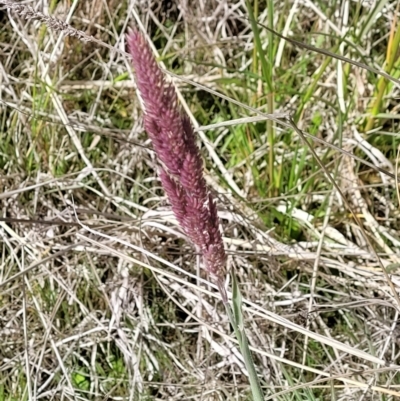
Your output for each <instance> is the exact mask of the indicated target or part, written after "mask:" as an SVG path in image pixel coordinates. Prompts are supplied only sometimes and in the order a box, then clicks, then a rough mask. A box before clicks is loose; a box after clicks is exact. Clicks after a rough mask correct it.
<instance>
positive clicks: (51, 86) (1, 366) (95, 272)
mask: <svg viewBox="0 0 400 401" xmlns="http://www.w3.org/2000/svg"><path fill="white" fill-rule="evenodd" d="M327 3H329V2H327ZM339 3H340V4H339ZM0 4H2V5H3V6H7V4H8V6H7V7H8V9H6V8H3V10H2V11H0V20H1V24H2V27H3V29H2V30H1V32H0V44H1V45H0V55H1V56H0V100H1V103H0V110H1V114H0V117H1V119H0V121H1V123H0V202H1V208H2V216H1V221H0V245H1V250H0V253H1V258H0V263H1V270H0V336H1V339H2V344H1V347H0V400H22V399H29V400H39V399H49V400H51V399H54V400H61V399H63V400H66V399H68V400H69V399H71V400H102V399H104V400H106V399H110V400H180V399H185V400H187V399H194V400H225V399H226V400H228V399H229V400H230V399H235V400H245V399H250V395H249V387H248V381H247V376H246V374H247V372H246V370H245V368H244V364H243V361H242V357H241V355H240V353H239V351H238V349H237V345H236V343H235V340H234V338H233V336H232V333H231V329H230V327H229V323H228V320H227V317H226V315H225V311H224V309H223V306H222V303H221V301H220V299H219V296H218V293H217V291H216V290H215V287H214V286H213V285H212V284H211V283H209V282H208V280H207V277H206V276H205V274H204V272H203V270H201V269H200V258H199V255H196V253H195V251H194V250H193V248H192V247H191V245H190V244H189V243H188V242H187V241H186V239H185V236H184V234H183V233H182V232H181V231H180V230H179V228H178V225H177V222H176V220H175V219H174V217H173V214H172V213H171V209H170V207H169V205H168V203H167V202H166V199H165V197H164V195H163V192H162V191H161V187H160V182H159V181H158V179H157V175H156V164H155V158H154V154H153V152H152V149H151V147H150V143H149V141H148V139H147V136H146V135H145V133H144V131H143V125H142V113H141V108H140V104H139V101H138V99H137V97H136V94H135V83H134V79H133V74H132V71H131V67H130V62H129V60H128V58H127V56H126V52H125V39H124V38H125V34H126V32H127V29H128V28H129V26H136V27H138V28H139V29H141V30H143V32H147V33H148V34H149V41H150V42H151V44H152V46H154V49H155V50H156V49H158V52H159V60H160V62H161V64H162V65H164V67H165V68H166V69H167V70H169V71H171V72H174V73H175V74H176V75H173V78H171V79H173V81H174V83H175V84H176V87H177V91H178V96H179V98H180V100H181V103H182V107H183V108H185V110H186V112H188V113H189V115H190V116H191V118H192V120H193V124H194V126H195V127H196V132H197V133H198V137H199V143H200V144H201V147H202V155H203V157H204V160H205V163H206V174H207V181H208V185H209V186H210V188H211V190H212V191H213V193H214V194H215V196H217V197H218V199H219V201H218V209H219V216H220V218H221V219H222V222H223V227H222V229H223V241H224V245H225V249H226V251H227V253H228V267H229V269H235V271H236V273H237V276H238V278H239V281H240V286H241V290H242V292H243V296H244V302H245V322H246V332H247V335H248V337H249V341H250V345H251V347H252V349H253V352H254V358H255V361H256V365H257V368H258V369H259V374H260V378H261V381H262V384H263V387H264V390H265V394H266V397H267V398H266V399H277V400H286V399H288V400H289V399H293V398H296V397H297V399H310V400H317V399H320V400H322V399H335V400H353V399H354V400H356V399H357V400H377V399H386V400H389V399H391V400H395V399H396V398H397V397H398V396H399V395H400V389H399V382H400V381H399V378H398V374H397V371H398V368H399V366H398V362H397V359H398V353H399V344H398V338H399V330H398V327H397V320H398V318H399V316H398V314H399V310H400V305H399V304H398V295H397V294H398V288H399V286H400V274H399V266H400V257H399V249H400V238H399V237H400V235H399V232H400V227H399V223H398V221H399V220H398V205H399V202H398V196H397V190H398V184H397V182H398V180H397V172H398V166H397V152H398V146H399V140H398V135H397V131H398V122H397V121H398V118H397V109H398V106H397V104H396V101H395V100H396V98H397V97H398V96H399V93H398V88H399V86H398V84H396V83H393V82H389V81H380V79H381V78H379V76H377V75H376V74H373V73H371V72H368V71H366V70H365V69H363V68H359V67H354V66H352V67H350V65H349V64H346V63H343V62H339V61H337V60H336V59H331V58H329V57H327V55H326V54H321V53H318V52H312V51H310V50H308V49H305V48H299V47H296V46H295V45H294V44H293V43H287V42H285V41H284V40H283V39H280V38H278V37H276V36H273V35H272V36H271V34H270V33H269V32H268V31H266V30H263V28H262V27H259V32H258V33H259V39H260V43H261V46H262V48H263V49H264V50H265V55H264V56H265V60H266V64H265V63H263V62H262V56H260V53H259V52H257V43H256V39H257V35H258V33H257V32H256V31H255V30H254V27H253V26H252V24H251V21H250V20H249V13H248V9H247V8H246V4H245V2H244V1H240V2H233V1H229V0H202V1H199V2H197V3H196V4H195V5H194V4H190V3H189V2H186V1H184V0H179V1H177V2H176V3H172V4H169V3H168V2H142V1H141V2H135V1H133V0H124V1H123V2H118V1H114V0H111V1H108V2H105V1H102V0H93V1H92V2H77V1H74V2H67V1H64V0H62V1H59V2H57V4H56V2H47V1H43V2H40V4H39V2H38V3H37V4H36V3H35V2H31V3H29V6H30V7H32V9H33V10H34V11H35V12H40V13H42V14H41V15H43V16H44V17H42V18H39V20H35V18H33V19H32V18H30V20H28V21H27V20H26V15H23V14H22V13H21V11H19V12H18V10H20V9H17V10H16V9H15V7H14V6H13V7H14V9H13V7H12V6H10V4H17V3H16V2H10V1H2V2H0ZM18 4H19V3H18ZM21 4H22V3H21ZM396 4H397V3H396V2H394V1H386V2H385V1H381V2H374V1H370V2H365V1H364V2H363V1H351V2H350V1H346V0H344V1H342V2H338V4H336V5H335V6H333V5H330V4H326V5H318V4H317V3H315V4H314V3H313V2H311V1H308V0H304V1H303V0H302V1H298V0H293V1H292V0H290V1H287V2H285V3H284V4H283V3H282V4H281V3H280V2H275V4H274V5H273V7H272V11H273V21H272V22H273V27H274V28H275V30H277V31H279V32H281V33H283V34H284V35H286V36H290V37H295V38H296V39H297V40H300V41H302V42H304V43H308V44H310V45H313V46H316V47H321V48H325V49H329V50H330V51H332V52H335V53H337V54H339V55H342V56H344V57H347V58H350V59H352V60H355V61H359V62H362V63H364V64H367V65H369V66H370V67H373V68H375V69H378V70H380V69H381V68H382V67H384V69H385V71H386V72H387V73H389V74H390V75H392V76H393V77H394V78H396V77H397V76H398V72H397V71H398V70H397V68H398V61H397V60H395V61H394V62H393V65H392V68H391V69H390V68H389V67H388V66H390V63H389V62H388V60H389V61H390V54H392V53H391V52H394V54H397V50H398V49H397V47H394V45H393V43H394V42H395V38H396V34H395V31H396V29H397V26H398V25H397V19H396V18H397V17H398V10H397V8H396ZM253 6H254V8H255V9H254V11H255V13H256V17H257V18H258V20H259V21H261V22H264V23H266V24H267V21H268V15H269V14H268V12H270V14H271V5H270V4H269V5H268V4H264V3H258V2H255V3H254V4H253ZM256 6H257V7H258V11H257V9H256V8H257V7H256ZM268 7H270V8H269V9H268ZM324 7H325V8H324ZM47 16H52V17H54V18H58V19H60V20H62V21H65V23H67V24H69V25H68V26H69V27H70V26H72V27H74V29H76V30H78V31H79V32H83V34H80V35H81V36H79V35H78V38H79V37H82V35H84V37H88V38H92V39H91V40H87V41H84V42H81V41H79V40H78V38H77V37H70V36H68V37H65V36H63V35H62V34H61V33H60V31H59V30H57V29H53V30H52V29H47V28H46V26H45V25H42V23H43V22H44V23H46V21H48V20H46V18H47ZM43 18H44V20H43ZM50 27H52V28H54V26H52V25H51V24H50ZM68 29H70V28H68ZM70 32H72V31H70ZM268 43H271V46H268ZM103 44H105V45H103ZM111 49H112V51H111ZM270 49H272V50H271V51H272V56H271V57H273V64H271V63H270V61H271V59H268V55H269V53H268V52H269V51H270ZM268 69H270V70H271V71H273V74H274V76H273V80H272V82H269V81H268V79H269V78H268V77H266V74H265V73H266V71H268ZM177 76H178V77H177ZM382 82H383V83H382ZM271 85H272V86H273V89H274V90H273V91H269V90H268V88H269V87H270V86H271ZM382 87H383V89H382ZM380 91H383V93H384V96H383V97H381V98H380V93H381V92H380ZM379 99H380V100H379ZM377 100H379V101H378V102H376V101H377ZM271 104H272V105H273V107H272V110H271ZM374 107H375V109H374ZM376 107H377V108H376ZM371 109H372V110H373V111H374V110H375V111H376V112H373V113H372V112H371V113H372V114H371V113H370V110H371ZM271 112H272V113H273V116H274V120H268V123H267V122H266V117H265V114H266V113H271ZM287 116H290V117H291V118H293V121H294V122H295V123H296V126H297V127H299V128H300V129H302V130H304V131H305V132H306V133H308V134H310V135H311V138H310V137H307V141H308V144H306V143H305V142H303V141H302V139H301V137H300V136H299V135H298V133H297V132H296V131H295V130H294V129H292V128H291V127H290V126H289V125H288V123H287ZM372 116H373V118H372ZM371 121H372V122H371ZM371 124H372V127H371ZM365 127H369V129H368V130H366V129H365ZM332 145H334V146H336V148H335V147H333V146H332ZM310 148H311V150H314V152H315V154H316V156H317V157H319V158H320V160H321V161H322V163H323V166H324V169H321V168H320V166H319V165H318V163H317V162H316V161H315V157H314V155H313V154H312V153H311V150H310ZM271 155H272V156H273V157H272V158H271ZM271 162H272V164H271ZM271 166H272V167H271ZM328 175H329V176H330V177H332V178H333V179H334V181H335V183H336V184H337V185H338V188H336V187H335V186H333V185H332V183H331V181H330V180H329V179H327V176H328ZM342 195H343V196H344V198H343V196H342ZM343 199H345V200H347V203H346V202H344V200H343ZM352 212H354V214H355V216H356V217H354V215H353V214H352ZM371 244H372V247H371ZM377 256H379V257H377ZM382 267H383V269H382ZM227 284H229V283H227Z"/></svg>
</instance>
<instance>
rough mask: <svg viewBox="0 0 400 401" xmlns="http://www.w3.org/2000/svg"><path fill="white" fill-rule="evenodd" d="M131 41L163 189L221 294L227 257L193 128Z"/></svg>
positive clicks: (138, 38) (139, 42)
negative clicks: (158, 162)
mask: <svg viewBox="0 0 400 401" xmlns="http://www.w3.org/2000/svg"><path fill="white" fill-rule="evenodd" d="M127 40H128V49H129V52H130V54H131V56H132V61H133V66H134V68H135V71H136V81H137V87H138V89H139V91H140V94H141V97H142V99H143V103H144V108H145V110H144V112H145V116H144V126H145V129H146V131H147V133H148V135H149V137H150V139H151V140H152V142H153V146H154V150H155V152H156V154H157V157H158V158H159V160H160V161H161V164H162V167H161V168H160V178H161V183H162V186H163V188H164V190H165V192H166V194H167V196H168V199H169V201H170V203H171V205H172V210H173V212H174V214H175V216H176V218H177V220H178V222H179V224H180V225H181V227H182V229H183V230H184V232H185V233H186V235H187V236H188V237H189V238H190V239H191V241H192V242H193V243H194V244H195V245H196V246H197V247H198V248H199V249H200V251H201V254H202V256H203V259H204V264H205V267H206V270H207V272H208V273H209V274H210V275H211V276H212V277H214V279H216V280H217V284H218V286H219V288H220V290H221V294H223V293H225V291H222V271H223V266H224V265H225V263H226V254H225V251H224V246H223V243H222V237H221V233H220V231H219V219H218V215H217V208H216V205H215V202H214V200H213V198H212V196H211V194H210V193H209V191H208V189H207V186H206V182H205V179H204V176H203V162H202V159H201V156H200V152H199V149H198V147H197V145H196V139H195V134H194V132H193V127H192V125H191V123H190V120H189V118H188V117H187V116H185V115H183V114H182V113H181V111H180V108H179V105H178V99H177V96H176V93H175V90H174V88H173V86H172V85H171V84H167V83H166V81H165V79H164V75H163V73H162V71H161V70H160V68H159V67H158V65H157V63H156V61H155V59H154V56H153V54H152V52H151V50H150V48H149V46H148V45H147V43H146V41H145V39H144V37H143V36H142V35H141V34H140V33H139V32H136V31H135V32H131V33H130V34H129V35H128V36H127ZM224 298H225V297H224Z"/></svg>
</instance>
